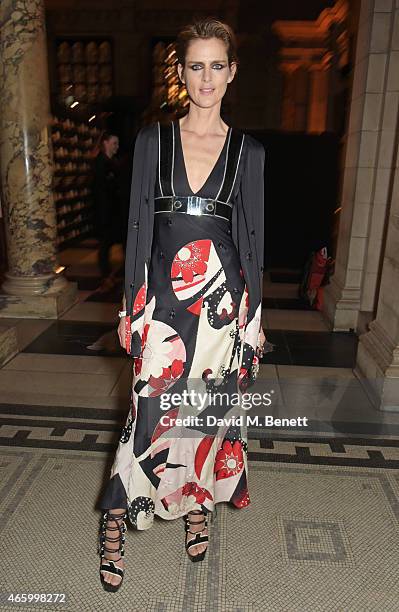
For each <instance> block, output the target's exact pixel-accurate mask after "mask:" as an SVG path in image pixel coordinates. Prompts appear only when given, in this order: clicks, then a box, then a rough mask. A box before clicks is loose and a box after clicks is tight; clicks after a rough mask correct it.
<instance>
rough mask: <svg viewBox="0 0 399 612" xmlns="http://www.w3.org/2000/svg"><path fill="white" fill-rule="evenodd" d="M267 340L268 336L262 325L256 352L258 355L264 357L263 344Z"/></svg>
mask: <svg viewBox="0 0 399 612" xmlns="http://www.w3.org/2000/svg"><path fill="white" fill-rule="evenodd" d="M265 342H266V336H265V334H264V332H263V327H261V328H260V330H259V336H258V343H257V347H256V353H257V355H258V357H262V355H263V345H264V344H265Z"/></svg>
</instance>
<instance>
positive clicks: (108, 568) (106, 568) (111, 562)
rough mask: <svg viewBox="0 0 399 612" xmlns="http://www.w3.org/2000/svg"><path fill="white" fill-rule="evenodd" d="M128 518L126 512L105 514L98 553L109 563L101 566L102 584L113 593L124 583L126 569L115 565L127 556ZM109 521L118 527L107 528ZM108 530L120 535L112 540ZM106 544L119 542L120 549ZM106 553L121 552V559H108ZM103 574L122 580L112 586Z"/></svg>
mask: <svg viewBox="0 0 399 612" xmlns="http://www.w3.org/2000/svg"><path fill="white" fill-rule="evenodd" d="M126 516H127V514H126V512H124V513H123V514H111V513H110V512H108V510H107V511H106V512H104V514H103V518H102V524H101V531H100V541H99V551H98V552H99V555H100V557H101V560H102V559H104V560H105V561H106V562H107V563H101V566H100V577H101V583H102V585H103V587H104V589H105V590H106V591H112V592H115V591H117V590H118V589H119V587H120V586H121V584H122V582H123V574H124V569H122V568H121V567H118V566H117V565H115V563H116V562H117V561H120V560H121V559H122V557H123V556H124V554H125V548H124V543H125V533H126V523H125V521H124V519H125V518H126ZM120 519H122V523H121V524H119V523H118V520H120ZM108 521H114V523H116V527H109V526H108V527H107V522H108ZM107 530H108V531H118V532H119V534H118V535H117V536H116V538H110V537H108V536H106V535H105V534H106V531H107ZM106 542H119V546H118V548H107V546H106V545H105V543H106ZM104 552H108V553H118V552H120V557H119V559H107V557H106V556H105V555H104ZM101 572H109V573H110V574H115V575H116V576H120V578H121V579H120V581H119V583H118V584H111V583H110V582H107V581H106V580H105V578H104V574H102V573H101Z"/></svg>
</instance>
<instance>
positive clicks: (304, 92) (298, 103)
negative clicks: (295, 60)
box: [295, 62, 309, 132]
mask: <svg viewBox="0 0 399 612" xmlns="http://www.w3.org/2000/svg"><path fill="white" fill-rule="evenodd" d="M308 90H309V73H308V66H307V64H306V63H303V62H300V63H299V65H298V68H297V70H296V71H295V131H296V132H306V117H307V114H308Z"/></svg>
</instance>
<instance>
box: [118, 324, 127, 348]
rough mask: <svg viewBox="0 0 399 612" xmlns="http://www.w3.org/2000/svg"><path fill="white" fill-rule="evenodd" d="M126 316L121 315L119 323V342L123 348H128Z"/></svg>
mask: <svg viewBox="0 0 399 612" xmlns="http://www.w3.org/2000/svg"><path fill="white" fill-rule="evenodd" d="M125 328H126V317H121V320H120V321H119V325H118V336H119V343H120V345H121V347H122V348H123V349H125V350H126V331H125Z"/></svg>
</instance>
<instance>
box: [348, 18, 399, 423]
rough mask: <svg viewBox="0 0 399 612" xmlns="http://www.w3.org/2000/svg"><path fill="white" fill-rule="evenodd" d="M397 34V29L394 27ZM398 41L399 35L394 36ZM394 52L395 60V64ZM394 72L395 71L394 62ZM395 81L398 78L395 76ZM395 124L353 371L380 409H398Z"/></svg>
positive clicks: (398, 252) (398, 261) (398, 163)
mask: <svg viewBox="0 0 399 612" xmlns="http://www.w3.org/2000/svg"><path fill="white" fill-rule="evenodd" d="M397 12H399V11H397ZM398 23H399V22H398ZM398 34H399V28H398ZM398 43H399V38H398ZM397 55H398V54H396V58H395V61H396V63H397V64H399V59H398V57H397ZM395 74H396V75H398V74H399V65H396V68H395ZM395 79H396V80H397V81H398V77H397V76H395ZM398 127H399V126H398V125H397V127H396V143H395V149H396V164H395V165H396V168H395V171H394V178H393V183H392V184H391V186H390V187H389V205H390V210H389V213H388V216H387V221H388V223H387V228H386V241H385V249H384V253H383V256H382V257H383V259H382V270H381V280H380V287H379V296H378V304H377V313H376V317H375V319H374V320H373V321H372V322H371V323H370V325H369V331H368V332H366V333H364V334H362V335H361V336H360V337H359V347H358V352H357V360H356V367H355V373H356V374H357V375H358V377H359V379H360V380H361V381H362V382H363V384H364V386H365V388H366V391H368V392H369V394H370V397H371V400H372V401H373V403H374V404H375V405H376V406H377V407H378V408H379V409H381V410H394V411H396V412H399V248H398V245H399V131H398Z"/></svg>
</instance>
